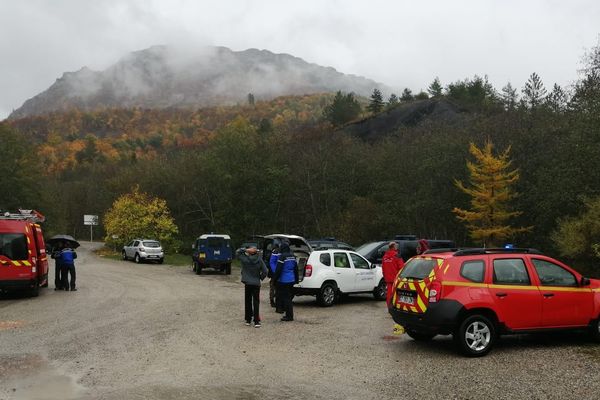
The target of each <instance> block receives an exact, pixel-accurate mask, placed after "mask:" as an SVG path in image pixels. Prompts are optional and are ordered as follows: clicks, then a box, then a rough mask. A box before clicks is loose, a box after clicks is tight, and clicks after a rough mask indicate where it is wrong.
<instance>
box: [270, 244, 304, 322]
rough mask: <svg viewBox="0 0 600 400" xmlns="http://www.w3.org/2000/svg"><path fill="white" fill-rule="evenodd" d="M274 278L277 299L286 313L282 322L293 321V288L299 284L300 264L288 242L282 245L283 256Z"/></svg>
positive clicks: (281, 255)
mask: <svg viewBox="0 0 600 400" xmlns="http://www.w3.org/2000/svg"><path fill="white" fill-rule="evenodd" d="M273 276H274V278H275V280H276V282H277V299H280V302H281V307H282V310H283V311H284V312H285V315H284V316H283V317H282V318H281V320H282V321H293V320H294V306H293V303H292V288H293V286H294V284H296V283H298V282H299V280H298V262H297V261H296V256H294V254H293V253H292V251H291V250H290V245H289V244H288V243H286V242H283V243H282V245H281V254H280V255H279V260H278V261H277V266H276V268H275V274H274V275H273Z"/></svg>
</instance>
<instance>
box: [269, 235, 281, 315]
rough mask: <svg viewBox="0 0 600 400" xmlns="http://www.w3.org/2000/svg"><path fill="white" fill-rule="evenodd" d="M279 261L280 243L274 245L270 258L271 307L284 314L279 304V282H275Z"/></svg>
mask: <svg viewBox="0 0 600 400" xmlns="http://www.w3.org/2000/svg"><path fill="white" fill-rule="evenodd" d="M278 260H279V243H275V244H274V245H273V249H272V250H271V257H270V258H269V277H270V278H271V280H270V281H269V300H270V302H271V307H275V312H277V313H282V312H283V311H281V305H280V304H279V302H277V281H276V280H275V277H274V275H275V270H276V269H277V261H278Z"/></svg>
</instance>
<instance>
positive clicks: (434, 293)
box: [429, 281, 442, 303]
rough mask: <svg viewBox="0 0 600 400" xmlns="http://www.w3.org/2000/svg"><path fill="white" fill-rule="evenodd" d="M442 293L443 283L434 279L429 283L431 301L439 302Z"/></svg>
mask: <svg viewBox="0 0 600 400" xmlns="http://www.w3.org/2000/svg"><path fill="white" fill-rule="evenodd" d="M441 295H442V283H441V282H440V281H433V282H431V284H430V285H429V302H430V303H437V302H438V301H439V300H440V296H441Z"/></svg>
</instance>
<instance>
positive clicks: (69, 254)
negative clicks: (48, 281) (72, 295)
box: [60, 245, 77, 292]
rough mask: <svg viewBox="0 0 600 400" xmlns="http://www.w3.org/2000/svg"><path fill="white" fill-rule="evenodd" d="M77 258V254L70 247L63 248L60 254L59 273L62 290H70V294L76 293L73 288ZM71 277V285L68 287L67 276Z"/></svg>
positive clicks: (75, 289)
mask: <svg viewBox="0 0 600 400" xmlns="http://www.w3.org/2000/svg"><path fill="white" fill-rule="evenodd" d="M76 258H77V253H75V250H73V249H71V248H70V247H68V245H67V247H65V248H64V249H62V250H61V252H60V264H61V272H60V277H61V280H62V285H61V286H62V288H63V289H64V290H69V287H70V288H71V291H72V292H75V291H77V288H76V287H75V259H76ZM68 275H71V284H70V285H69V276H68Z"/></svg>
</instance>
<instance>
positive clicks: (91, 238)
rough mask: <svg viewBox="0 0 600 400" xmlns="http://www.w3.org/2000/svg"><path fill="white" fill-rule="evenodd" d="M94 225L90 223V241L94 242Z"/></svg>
mask: <svg viewBox="0 0 600 400" xmlns="http://www.w3.org/2000/svg"><path fill="white" fill-rule="evenodd" d="M93 227H94V225H90V243H92V241H93V240H94V238H93V236H92V228H93Z"/></svg>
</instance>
